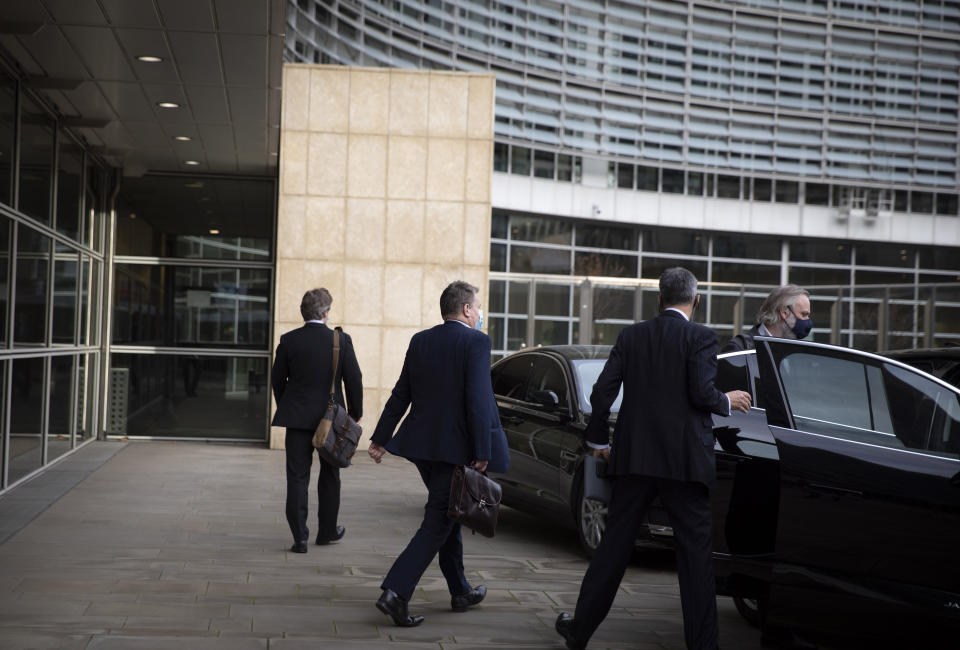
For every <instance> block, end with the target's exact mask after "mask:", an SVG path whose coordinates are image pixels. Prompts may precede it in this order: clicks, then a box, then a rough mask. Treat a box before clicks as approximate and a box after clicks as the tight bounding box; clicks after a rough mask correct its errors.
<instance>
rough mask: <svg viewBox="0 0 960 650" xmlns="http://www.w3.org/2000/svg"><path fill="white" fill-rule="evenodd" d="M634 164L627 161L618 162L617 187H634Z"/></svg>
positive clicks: (630, 188)
mask: <svg viewBox="0 0 960 650" xmlns="http://www.w3.org/2000/svg"><path fill="white" fill-rule="evenodd" d="M633 170H634V168H633V165H628V164H627V163H617V187H619V188H621V189H627V190H632V189H633Z"/></svg>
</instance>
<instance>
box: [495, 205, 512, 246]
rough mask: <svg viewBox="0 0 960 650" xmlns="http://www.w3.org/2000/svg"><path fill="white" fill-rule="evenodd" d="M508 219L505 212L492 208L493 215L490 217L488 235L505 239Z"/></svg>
mask: <svg viewBox="0 0 960 650" xmlns="http://www.w3.org/2000/svg"><path fill="white" fill-rule="evenodd" d="M509 219H510V218H509V217H508V216H507V214H506V213H505V212H500V211H498V210H494V212H493V216H492V217H491V219H490V236H491V237H493V238H494V239H506V238H507V222H508V221H509Z"/></svg>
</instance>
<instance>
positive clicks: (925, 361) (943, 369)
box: [883, 345, 960, 388]
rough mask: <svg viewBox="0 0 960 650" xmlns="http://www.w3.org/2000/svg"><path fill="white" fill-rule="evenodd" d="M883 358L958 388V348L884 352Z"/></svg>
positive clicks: (959, 355) (959, 353)
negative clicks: (916, 369) (903, 364)
mask: <svg viewBox="0 0 960 650" xmlns="http://www.w3.org/2000/svg"><path fill="white" fill-rule="evenodd" d="M883 356H885V357H889V358H891V359H896V360H897V361H902V362H904V363H905V364H907V365H908V366H913V367H914V368H919V369H920V370H922V371H924V372H925V373H927V374H928V375H933V376H934V377H938V378H940V379H942V380H943V381H945V382H947V383H948V384H950V385H952V386H956V387H957V388H960V346H956V345H955V346H952V347H948V348H923V349H918V350H894V351H891V352H884V353H883Z"/></svg>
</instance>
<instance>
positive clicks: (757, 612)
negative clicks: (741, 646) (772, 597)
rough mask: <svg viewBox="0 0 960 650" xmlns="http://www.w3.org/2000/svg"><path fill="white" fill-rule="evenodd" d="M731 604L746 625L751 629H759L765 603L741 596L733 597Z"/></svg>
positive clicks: (758, 599) (760, 599)
mask: <svg viewBox="0 0 960 650" xmlns="http://www.w3.org/2000/svg"><path fill="white" fill-rule="evenodd" d="M733 604H734V605H735V606H736V608H737V612H739V613H740V616H742V617H743V620H745V621H746V622H747V623H749V624H750V625H752V626H753V627H757V628H758V627H760V625H761V623H762V622H763V615H764V611H763V610H764V607H765V606H766V603H765V602H764V600H763V599H762V598H744V597H743V596H734V597H733Z"/></svg>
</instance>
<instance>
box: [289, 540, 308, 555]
mask: <svg viewBox="0 0 960 650" xmlns="http://www.w3.org/2000/svg"><path fill="white" fill-rule="evenodd" d="M290 552H291V553H306V552H307V543H306V542H296V543H294V545H293V546H291V547H290Z"/></svg>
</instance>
